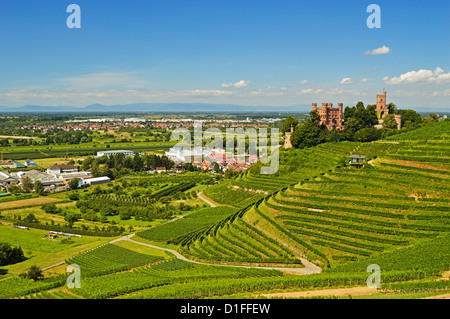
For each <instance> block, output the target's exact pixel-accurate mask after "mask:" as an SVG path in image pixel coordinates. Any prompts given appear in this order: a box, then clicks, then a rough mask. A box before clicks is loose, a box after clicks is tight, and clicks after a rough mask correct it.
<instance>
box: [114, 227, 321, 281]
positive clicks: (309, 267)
mask: <svg viewBox="0 0 450 319" xmlns="http://www.w3.org/2000/svg"><path fill="white" fill-rule="evenodd" d="M133 236H134V234H131V235H127V236H124V237H121V238H117V239H115V240H113V241H111V242H110V243H115V242H118V241H122V240H126V241H130V242H132V243H134V244H138V245H143V246H147V247H150V248H154V249H159V250H164V251H167V252H170V253H172V254H174V255H175V257H176V258H178V259H180V260H184V261H187V262H191V263H194V264H199V265H208V266H222V267H237V268H259V269H275V270H279V271H284V272H292V273H298V274H303V275H310V274H317V273H320V272H321V269H320V267H318V266H316V265H314V264H312V263H310V262H308V261H307V260H304V259H301V261H302V263H303V265H304V266H305V267H303V268H298V267H271V266H245V265H230V264H213V263H206V262H200V261H196V260H192V259H188V258H186V257H184V256H183V255H181V254H180V253H179V252H177V251H175V250H173V249H169V248H164V247H159V246H155V245H151V244H146V243H142V242H139V241H135V240H132V239H131V238H132V237H133Z"/></svg>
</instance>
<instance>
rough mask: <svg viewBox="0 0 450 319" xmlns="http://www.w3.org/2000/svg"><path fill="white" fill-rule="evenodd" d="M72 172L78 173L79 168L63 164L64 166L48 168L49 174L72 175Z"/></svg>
mask: <svg viewBox="0 0 450 319" xmlns="http://www.w3.org/2000/svg"><path fill="white" fill-rule="evenodd" d="M72 172H78V166H76V165H75V164H63V165H56V164H54V165H52V166H50V167H49V168H47V173H48V174H52V175H55V174H61V173H72Z"/></svg>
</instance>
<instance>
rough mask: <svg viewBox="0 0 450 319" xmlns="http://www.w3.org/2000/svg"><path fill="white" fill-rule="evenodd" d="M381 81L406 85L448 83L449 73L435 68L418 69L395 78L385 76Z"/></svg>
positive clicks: (449, 79)
mask: <svg viewBox="0 0 450 319" xmlns="http://www.w3.org/2000/svg"><path fill="white" fill-rule="evenodd" d="M383 81H384V82H385V83H387V84H408V83H419V82H425V83H436V84H444V83H450V72H448V73H444V70H443V69H442V68H440V67H437V68H436V69H435V70H434V71H433V70H424V69H420V70H419V71H409V72H406V73H403V74H401V75H399V76H397V77H392V78H389V77H388V76H385V77H384V78H383Z"/></svg>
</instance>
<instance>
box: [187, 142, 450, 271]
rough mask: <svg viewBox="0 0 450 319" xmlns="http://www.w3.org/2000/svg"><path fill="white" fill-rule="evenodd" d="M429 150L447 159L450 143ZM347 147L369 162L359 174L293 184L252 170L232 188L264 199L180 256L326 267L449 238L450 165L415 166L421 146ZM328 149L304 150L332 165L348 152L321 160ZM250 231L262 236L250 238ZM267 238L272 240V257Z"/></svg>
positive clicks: (328, 174) (331, 172)
mask: <svg viewBox="0 0 450 319" xmlns="http://www.w3.org/2000/svg"><path fill="white" fill-rule="evenodd" d="M435 144H436V145H439V146H440V148H439V151H437V152H436V153H435V152H434V151H432V153H433V154H436V155H437V156H438V158H445V154H448V153H449V150H450V143H446V142H439V143H438V142H436V143H435ZM408 145H409V146H411V145H412V146H413V147H410V148H409V149H410V150H411V149H412V150H414V154H415V157H414V158H412V159H411V160H410V161H404V160H401V161H399V160H395V159H394V157H395V156H393V154H399V153H401V152H402V150H405V149H408ZM347 146H352V147H355V148H354V149H353V151H355V152H357V153H359V154H371V160H370V162H368V163H366V165H365V167H364V168H363V169H355V168H354V167H348V166H340V167H337V166H336V165H335V166H334V167H333V168H332V169H328V170H325V171H324V172H322V173H316V175H315V176H312V178H303V179H302V180H301V181H300V183H298V184H296V185H295V186H294V185H293V184H289V183H288V180H287V179H286V178H285V177H284V180H283V181H282V180H281V179H280V177H273V178H272V180H271V179H270V177H269V176H264V177H263V176H259V175H255V174H254V173H252V172H251V171H249V172H247V173H246V174H243V175H242V176H241V177H240V178H239V179H236V180H235V181H233V183H234V184H237V185H241V186H247V185H248V187H250V186H251V185H253V187H254V188H259V189H265V190H267V191H270V192H269V193H270V195H268V196H266V197H265V199H264V200H262V201H261V200H260V201H258V203H256V204H255V206H254V207H252V208H250V209H248V210H247V211H246V212H244V213H243V214H240V215H239V217H238V218H236V219H235V220H233V221H230V222H227V223H224V224H222V225H216V227H215V230H214V231H213V232H210V233H208V234H207V236H200V237H193V238H191V240H189V241H187V242H185V243H184V245H183V247H182V251H183V252H184V253H186V254H188V255H190V256H194V257H196V258H198V259H202V260H227V261H232V260H234V261H247V262H252V261H254V260H257V259H256V258H259V259H262V260H266V261H267V262H270V261H272V262H276V260H275V259H274V258H292V256H296V257H297V258H298V257H308V259H309V260H310V261H313V262H318V263H319V264H321V265H322V266H325V267H330V266H331V267H332V266H335V265H337V264H340V263H343V262H344V263H345V262H348V261H355V260H361V259H364V258H366V257H370V256H375V255H378V254H380V253H381V252H385V251H391V250H392V249H396V248H400V247H404V246H408V245H411V244H413V245H414V244H416V243H417V242H420V241H421V240H424V239H426V238H436V237H437V236H439V235H442V234H446V233H450V215H449V210H448V203H449V200H448V198H449V195H450V186H449V185H450V183H448V180H449V175H450V167H449V166H448V163H450V161H448V162H447V163H445V161H441V160H439V161H434V162H432V163H433V164H429V165H423V163H422V161H420V160H415V159H416V157H418V158H422V157H425V155H424V154H426V153H427V152H428V153H429V152H430V151H429V149H427V147H426V143H423V142H421V141H416V142H414V143H413V144H411V143H408V144H405V143H403V142H398V143H387V142H384V143H383V142H374V143H366V144H358V145H355V144H350V145H347ZM333 147H337V146H334V145H327V144H322V145H319V146H318V147H316V148H314V150H310V151H308V152H309V156H310V159H311V158H312V157H314V156H318V155H319V154H320V156H321V158H322V161H335V163H336V161H337V156H341V155H342V154H343V153H344V152H348V149H345V148H344V149H342V150H341V152H340V153H338V152H335V153H334V154H333V155H331V156H330V155H328V156H327V153H332V152H329V149H332V148H333ZM414 147H415V148H414ZM333 151H336V149H334V150H333ZM313 152H314V156H312V154H313ZM336 153H337V154H338V155H336ZM405 153H406V152H405ZM442 154H444V156H443V155H442ZM434 163H438V165H436V166H434ZM307 165H310V164H307ZM301 170H302V169H301V168H300V169H299V171H301ZM283 182H285V183H283ZM283 186H284V187H283ZM250 228H251V229H253V230H254V229H257V230H258V231H259V232H260V233H263V234H264V235H265V236H266V238H261V237H258V236H255V232H253V233H251V232H250V233H248V232H247V231H246V230H248V229H250ZM252 235H253V236H252ZM267 237H269V238H272V239H274V238H277V243H278V245H277V248H278V251H277V250H276V249H275V246H271V245H272V244H273V243H272V242H270V241H268V240H267ZM264 241H265V242H266V243H267V242H269V243H270V245H266V248H267V249H266V250H265V249H261V247H260V245H258V244H260V243H262V242H264ZM281 247H284V248H285V249H288V254H287V255H285V254H284V252H285V251H279V249H280V248H281ZM289 253H290V254H291V255H289ZM281 260H282V259H280V262H281ZM286 260H287V259H286Z"/></svg>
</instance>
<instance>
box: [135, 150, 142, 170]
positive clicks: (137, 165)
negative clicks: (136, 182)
mask: <svg viewBox="0 0 450 319" xmlns="http://www.w3.org/2000/svg"><path fill="white" fill-rule="evenodd" d="M143 168H144V163H143V162H142V159H141V156H140V155H139V153H136V155H134V156H133V170H134V171H136V172H140V171H142V169H143Z"/></svg>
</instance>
